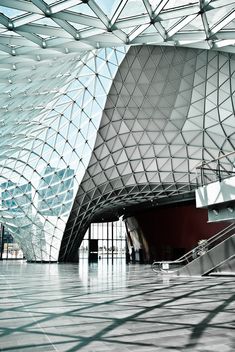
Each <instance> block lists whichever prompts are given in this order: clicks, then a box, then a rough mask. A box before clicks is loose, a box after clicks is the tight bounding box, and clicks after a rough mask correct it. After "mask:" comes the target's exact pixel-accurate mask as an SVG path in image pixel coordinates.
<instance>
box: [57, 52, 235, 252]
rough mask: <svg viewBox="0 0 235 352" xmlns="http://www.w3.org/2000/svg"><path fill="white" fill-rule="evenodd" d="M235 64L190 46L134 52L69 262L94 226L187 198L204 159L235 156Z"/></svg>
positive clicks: (107, 115) (82, 201)
mask: <svg viewBox="0 0 235 352" xmlns="http://www.w3.org/2000/svg"><path fill="white" fill-rule="evenodd" d="M234 60H235V59H234V56H231V55H229V54H227V53H218V52H215V51H205V50H198V49H188V48H172V47H156V46H141V47H132V48H131V49H130V50H129V51H128V53H127V55H126V57H125V59H124V60H123V62H122V64H121V65H120V68H119V70H118V72H117V74H116V76H115V79H114V81H113V85H112V87H111V89H110V92H109V94H108V97H107V102H106V105H105V109H104V112H103V116H102V120H101V124H100V127H99V131H98V134H97V138H96V143H95V146H94V150H93V153H92V156H91V159H90V162H89V165H88V168H87V170H86V172H85V175H84V177H83V180H82V182H81V184H80V187H79V190H78V193H77V196H76V199H75V202H74V205H73V210H72V212H71V215H70V219H69V221H68V223H67V227H66V231H65V235H64V239H63V245H62V247H61V252H62V251H63V250H64V253H63V255H64V256H65V257H66V256H68V257H70V258H71V257H72V256H73V255H74V252H75V253H76V245H77V244H79V243H80V241H81V239H82V237H83V233H84V231H85V230H86V228H87V224H89V222H91V221H94V220H95V219H99V220H102V217H103V218H104V219H105V216H107V215H108V216H110V217H113V218H115V217H116V218H118V216H119V215H120V214H125V213H126V212H128V209H130V208H133V206H134V207H135V206H136V205H138V204H142V206H144V207H146V206H147V202H149V204H151V205H154V204H155V205H156V204H157V202H159V201H161V199H162V198H166V197H167V198H168V199H169V200H172V197H174V196H177V195H178V197H179V198H183V197H184V195H185V194H189V193H190V191H192V190H193V189H195V187H196V185H197V182H196V173H195V168H196V166H197V165H199V164H200V163H201V161H202V160H210V159H213V158H217V157H218V156H219V155H220V153H228V152H231V151H233V150H234V148H235V137H234V134H233V131H234V127H235V122H234V107H233V100H234V85H235V81H234V69H235V67H234V63H235V61H234ZM230 73H231V76H230ZM149 204H148V206H149ZM61 256H62V254H61Z"/></svg>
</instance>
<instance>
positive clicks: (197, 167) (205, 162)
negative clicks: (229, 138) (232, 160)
mask: <svg viewBox="0 0 235 352" xmlns="http://www.w3.org/2000/svg"><path fill="white" fill-rule="evenodd" d="M233 154H235V151H232V152H229V153H227V154H223V155H221V156H219V157H218V158H216V159H213V160H209V161H203V162H202V163H201V164H200V165H198V166H196V169H201V168H202V167H204V166H205V165H208V164H210V163H213V162H216V161H219V160H221V159H223V158H227V157H228V156H230V155H233Z"/></svg>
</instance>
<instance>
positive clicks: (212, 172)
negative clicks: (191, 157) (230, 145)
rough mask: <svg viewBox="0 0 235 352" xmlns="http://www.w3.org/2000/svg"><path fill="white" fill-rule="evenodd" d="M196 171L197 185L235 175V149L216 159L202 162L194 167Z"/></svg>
mask: <svg viewBox="0 0 235 352" xmlns="http://www.w3.org/2000/svg"><path fill="white" fill-rule="evenodd" d="M196 173H197V183H198V186H205V185H207V184H209V183H212V182H215V181H222V180H224V179H225V178H228V177H231V176H235V151H233V152H231V153H228V154H225V155H221V156H220V157H219V158H217V159H214V160H210V161H207V162H206V161H204V162H202V164H200V165H198V166H197V167H196Z"/></svg>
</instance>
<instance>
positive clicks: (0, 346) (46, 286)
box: [0, 261, 235, 352]
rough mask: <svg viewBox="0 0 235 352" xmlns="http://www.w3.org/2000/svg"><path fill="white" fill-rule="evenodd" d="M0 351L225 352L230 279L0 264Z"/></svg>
mask: <svg viewBox="0 0 235 352" xmlns="http://www.w3.org/2000/svg"><path fill="white" fill-rule="evenodd" d="M0 279H1V280H0V288H1V292H0V312H1V314H0V351H24V352H28V351H35V352H37V351H43V352H49V351H67V352H73V351H86V352H88V351H89V352H101V351H102V352H106V351H109V352H126V351H129V352H130V351H143V352H159V351H160V352H165V351H167V352H170V351H171V352H176V351H204V352H207V351H208V352H209V351H211V352H217V351H219V352H232V351H235V314H234V313H235V284H234V277H209V278H190V279H188V278H169V277H160V276H157V275H156V274H155V273H154V272H152V271H151V268H150V266H147V265H144V266H139V265H128V266H126V265H125V263H124V262H117V263H114V264H113V265H111V264H110V265H107V262H106V261H100V262H99V264H94V265H90V266H88V264H87V262H86V261H84V262H82V263H80V264H79V265H73V264H59V265H57V264H51V265H49V264H26V263H24V262H0Z"/></svg>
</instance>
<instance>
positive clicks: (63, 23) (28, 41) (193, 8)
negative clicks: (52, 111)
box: [0, 0, 235, 60]
mask: <svg viewBox="0 0 235 352" xmlns="http://www.w3.org/2000/svg"><path fill="white" fill-rule="evenodd" d="M234 4H235V1H232V0H191V1H187V0H104V1H100V0H99V1H98V0H96V1H95V0H84V1H79V0H60V1H58V0H57V1H53V0H45V1H43V0H32V1H27V0H0V60H1V59H4V58H6V57H9V56H20V55H24V56H26V57H28V58H31V59H40V60H41V59H44V58H49V57H53V56H54V55H55V54H63V53H66V54H68V53H70V52H76V53H80V52H83V51H84V50H92V49H95V48H102V47H110V46H122V45H126V44H127V45H136V44H137V45H139V44H153V43H154V44H158V45H176V46H178V45H179V46H183V45H185V46H190V47H196V48H201V49H211V48H213V49H218V50H221V49H222V50H226V51H229V52H234V50H235V49H234V44H235V36H234V29H235V26H234V19H235V11H234ZM45 49H46V50H45Z"/></svg>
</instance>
